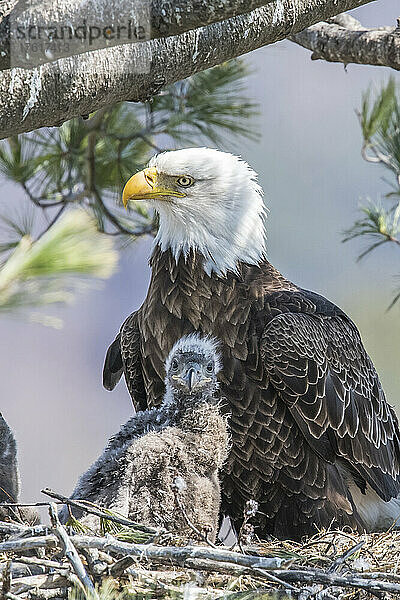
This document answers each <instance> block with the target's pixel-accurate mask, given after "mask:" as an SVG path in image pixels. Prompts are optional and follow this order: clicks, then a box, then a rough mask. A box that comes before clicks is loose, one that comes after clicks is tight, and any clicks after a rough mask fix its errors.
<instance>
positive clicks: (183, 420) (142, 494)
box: [60, 334, 229, 539]
mask: <svg viewBox="0 0 400 600" xmlns="http://www.w3.org/2000/svg"><path fill="white" fill-rule="evenodd" d="M165 370H166V379H165V383H166V393H165V396H164V400H163V403H162V405H161V407H160V408H159V409H151V410H146V411H143V412H140V413H138V414H137V415H135V416H133V417H132V418H131V419H129V421H128V422H127V423H126V424H125V425H123V426H122V427H121V429H120V431H119V432H118V433H117V434H116V435H115V436H113V437H112V438H111V439H110V441H109V443H108V445H107V447H106V448H105V450H104V452H103V454H102V455H101V456H100V457H99V458H98V460H97V461H96V462H95V463H94V464H93V465H92V466H91V467H90V468H89V470H88V471H87V472H86V473H84V474H83V475H82V477H81V478H80V480H79V482H78V484H77V486H76V488H75V490H74V492H73V494H72V496H71V498H73V499H81V500H82V499H83V500H88V501H90V502H93V503H95V504H97V505H100V506H102V507H104V508H107V509H109V510H112V511H115V512H118V513H119V514H121V515H124V516H126V517H129V518H130V519H132V520H134V521H139V522H141V523H143V524H146V525H152V526H161V527H164V528H166V529H168V530H169V531H175V532H179V533H180V534H183V535H186V534H188V535H190V536H191V537H193V531H192V530H191V529H190V527H189V526H188V523H187V520H188V519H189V520H190V522H191V523H192V524H194V525H195V526H196V528H197V529H199V530H203V529H204V528H207V530H208V531H209V532H210V533H209V539H215V538H216V534H217V528H218V519H219V509H220V484H219V475H218V473H219V470H220V468H221V467H222V465H223V463H224V461H225V459H226V457H227V452H228V444H229V436H228V430H227V424H226V418H225V417H224V416H222V414H221V412H220V406H221V404H220V402H219V401H218V399H217V398H216V396H215V392H216V390H217V387H218V383H217V373H218V371H219V370H220V360H219V355H218V352H217V349H216V343H215V341H213V340H211V339H210V338H205V337H200V336H199V335H197V334H195V335H189V336H185V337H183V338H181V339H180V340H179V341H178V342H177V343H176V344H175V345H174V347H173V348H172V350H171V352H170V354H169V356H168V358H167V361H166V365H165ZM74 515H75V516H76V517H78V518H79V517H81V515H82V512H79V510H76V509H75V508H74ZM60 517H61V519H62V520H63V521H64V522H65V521H66V520H67V519H68V513H67V511H66V509H65V508H64V509H62V511H61V513H60ZM96 521H97V518H96V517H92V516H91V515H88V516H86V517H84V518H83V519H82V522H83V523H84V524H86V525H89V526H90V527H91V528H96V527H97V522H96Z"/></svg>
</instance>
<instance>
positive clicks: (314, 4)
mask: <svg viewBox="0 0 400 600" xmlns="http://www.w3.org/2000/svg"><path fill="white" fill-rule="evenodd" d="M371 1H372V0H297V2H296V3H294V2H293V0H277V1H276V2H274V3H271V4H268V5H267V6H264V7H262V8H259V9H256V10H254V11H252V12H250V13H248V14H246V15H242V16H239V17H233V18H232V19H228V20H226V21H223V22H219V23H214V24H212V25H208V26H206V27H201V28H199V29H196V30H191V31H188V32H186V33H183V34H180V35H177V36H174V37H168V38H165V39H160V40H151V41H148V42H143V43H137V44H130V45H124V46H116V47H114V48H106V49H102V50H96V51H94V52H86V53H85V54H80V55H79V56H77V57H69V58H62V59H60V60H58V61H56V62H53V63H49V64H46V65H41V66H40V67H37V68H35V69H33V70H32V71H26V70H25V69H18V68H17V69H13V70H12V71H4V72H3V73H2V74H1V75H0V87H1V89H2V90H3V92H2V94H1V97H0V139H1V138H4V137H8V136H10V135H12V134H16V133H21V132H26V131H31V130H33V129H37V128H39V127H43V126H52V125H60V124H62V123H63V122H64V121H66V120H67V119H70V118H72V117H75V116H78V115H85V114H88V113H90V112H92V111H94V110H98V109H99V108H102V107H104V106H107V105H110V104H113V103H115V102H120V101H123V100H129V101H134V102H139V101H143V100H146V99H149V98H151V97H152V96H153V95H155V94H156V93H158V92H159V91H160V89H162V88H163V87H164V86H165V85H168V84H170V83H173V82H175V81H179V80H181V79H184V78H186V77H188V76H189V75H191V74H193V73H196V72H198V71H202V70H204V69H207V68H209V67H213V66H214V65H217V64H220V63H222V62H224V61H226V60H229V59H231V58H235V57H237V56H240V55H242V54H245V53H247V52H250V51H251V50H255V49H256V48H260V47H261V46H265V45H267V44H272V43H274V42H276V41H278V40H282V39H284V38H286V37H288V36H289V35H290V34H292V33H298V32H299V31H301V30H303V29H304V28H306V27H309V26H310V25H312V24H314V23H317V22H319V21H321V20H326V19H328V18H329V17H332V16H334V15H335V14H337V13H338V12H343V11H346V10H349V9H351V8H356V7H358V6H361V5H363V4H367V3H369V2H371Z"/></svg>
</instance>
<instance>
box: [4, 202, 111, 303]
mask: <svg viewBox="0 0 400 600" xmlns="http://www.w3.org/2000/svg"><path fill="white" fill-rule="evenodd" d="M117 259H118V255H117V253H116V251H115V250H114V249H113V244H112V241H111V240H110V239H108V238H107V237H105V236H102V235H101V234H100V233H98V232H97V231H96V229H95V227H94V224H93V220H92V219H91V218H90V217H89V216H88V215H87V214H85V213H84V212H83V211H71V212H69V213H67V214H66V215H65V216H64V217H63V218H62V219H60V220H59V221H58V222H57V223H56V224H55V225H53V226H52V227H51V228H50V229H49V230H48V231H47V232H46V233H44V234H43V236H42V237H41V238H40V239H39V240H37V241H35V242H33V241H32V240H31V238H30V237H29V236H24V237H23V238H22V239H21V241H20V242H19V244H18V246H17V247H16V249H15V250H14V252H13V253H12V254H11V255H10V256H9V257H8V258H7V259H6V261H5V262H4V263H3V265H2V266H1V268H0V311H2V312H4V311H15V310H16V309H19V308H27V307H32V306H45V305H49V304H54V303H65V302H68V301H70V300H71V299H72V297H73V291H76V290H77V289H79V288H82V284H83V280H82V278H84V280H86V285H87V280H88V278H101V279H105V278H108V277H109V276H110V275H111V274H112V273H113V271H114V269H115V266H116V263H117Z"/></svg>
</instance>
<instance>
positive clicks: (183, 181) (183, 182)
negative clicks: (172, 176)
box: [176, 175, 194, 187]
mask: <svg viewBox="0 0 400 600" xmlns="http://www.w3.org/2000/svg"><path fill="white" fill-rule="evenodd" d="M176 182H177V184H178V185H180V186H181V187H190V186H191V185H193V184H194V179H193V177H190V175H182V177H178V179H177V180H176Z"/></svg>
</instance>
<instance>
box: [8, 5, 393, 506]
mask: <svg viewBox="0 0 400 600" xmlns="http://www.w3.org/2000/svg"><path fill="white" fill-rule="evenodd" d="M352 14H354V16H356V17H357V18H358V19H359V20H360V21H361V22H362V23H363V24H364V25H366V26H379V25H392V24H394V23H395V20H396V17H398V1H397V0H382V1H380V2H378V3H372V4H369V5H367V6H365V7H362V8H360V9H358V10H356V11H353V13H352ZM245 61H246V63H247V64H248V65H249V67H250V69H251V73H250V75H248V76H247V77H246V82H245V83H246V95H247V96H248V97H249V98H250V99H251V100H253V101H254V102H256V103H258V105H259V112H260V114H259V115H258V116H257V117H254V119H255V127H256V129H257V130H258V131H259V133H260V139H259V140H257V141H249V140H243V139H241V138H240V139H237V140H234V141H232V143H228V144H227V147H228V149H229V150H231V151H234V152H236V153H239V154H241V155H242V157H243V158H244V159H245V160H246V161H248V162H249V163H250V164H251V165H252V166H253V167H254V169H255V170H256V171H257V172H258V173H259V177H260V183H261V185H262V186H263V188H264V190H265V199H266V203H267V205H268V207H269V221H268V249H269V259H270V261H271V262H272V263H273V264H274V265H275V266H276V267H277V268H278V269H280V270H281V271H282V272H283V273H284V275H285V276H287V277H288V278H289V279H291V280H293V281H294V282H296V283H297V284H300V285H301V286H302V287H305V288H309V289H313V290H315V291H317V292H319V293H321V294H323V295H325V296H327V297H328V298H329V299H331V300H332V301H333V302H335V303H336V304H338V305H339V306H340V307H341V308H342V309H344V310H345V311H346V312H347V313H348V314H349V315H350V316H351V317H352V319H353V320H354V321H355V322H356V324H357V325H358V326H359V328H360V331H361V334H362V337H363V340H364V343H365V346H366V348H367V351H368V353H369V354H370V355H371V357H372V359H373V361H374V363H375V365H376V368H377V370H378V372H379V374H380V376H381V379H382V382H383V385H384V388H385V390H386V393H387V396H388V399H389V401H390V403H391V404H393V405H395V406H396V408H397V410H398V411H399V413H400V375H399V371H400V369H399V366H400V312H399V311H400V303H399V304H396V305H395V306H394V307H393V308H392V309H391V310H390V311H387V308H388V306H389V304H390V302H391V300H392V298H393V295H394V290H395V288H396V287H398V285H399V282H398V281H396V280H395V278H394V273H396V269H397V265H398V259H399V257H398V251H399V250H398V247H396V246H394V245H393V244H387V245H384V246H383V247H382V248H379V249H378V250H377V251H376V252H375V253H372V254H371V255H370V256H369V257H367V258H366V259H365V260H363V261H361V262H360V263H357V262H356V259H357V256H358V255H359V254H360V252H361V250H362V245H363V243H364V242H363V240H362V239H361V240H355V241H352V242H349V243H346V244H343V243H341V240H342V238H343V235H342V233H343V231H344V230H345V229H347V228H349V227H350V226H351V225H352V224H353V222H354V221H355V219H356V218H357V217H358V206H359V203H360V202H364V203H365V200H366V199H367V198H371V199H372V200H377V199H379V198H381V197H382V195H383V194H384V193H386V192H387V191H388V188H387V184H385V182H384V181H383V180H382V177H383V175H384V171H383V169H382V168H381V167H380V166H376V165H372V164H367V163H366V162H364V161H363V160H362V158H361V154H360V149H361V145H362V137H361V131H360V125H359V122H358V119H357V116H356V113H355V110H356V109H357V108H359V107H360V105H361V98H362V94H363V92H365V91H366V90H367V89H368V87H369V86H370V85H372V86H374V87H376V89H380V87H381V85H382V84H384V83H387V81H388V79H389V76H390V75H392V76H393V72H391V73H389V70H388V69H385V68H381V67H368V66H356V65H349V66H348V68H347V69H344V67H343V65H341V64H331V63H325V62H322V61H311V60H310V53H309V52H308V51H306V50H304V49H303V48H301V47H299V46H297V45H294V44H292V43H290V42H287V41H284V42H281V43H278V44H276V45H274V46H269V47H266V48H263V49H260V50H258V51H257V52H253V53H252V54H250V55H248V56H247V57H245ZM395 78H396V81H398V82H399V76H398V75H397V74H395ZM134 170H135V166H134V164H133V163H132V172H134ZM1 183H2V193H1V199H0V209H1V211H2V212H4V211H6V212H7V211H10V207H13V209H14V208H15V210H16V211H17V212H18V211H19V213H21V211H22V212H23V211H24V210H26V208H25V207H26V200H25V195H24V192H23V191H21V188H20V186H17V185H13V184H11V183H9V182H8V181H6V180H5V179H3V180H2V181H1ZM0 241H1V240H0ZM150 252H151V238H150V237H146V238H144V239H141V240H139V241H138V242H136V243H134V244H131V245H130V246H129V247H128V248H126V249H125V250H124V251H123V252H121V258H120V262H119V266H118V269H117V272H116V273H115V274H114V275H113V276H112V277H111V278H110V279H108V280H107V281H106V282H105V283H102V284H101V285H100V284H99V285H98V286H97V288H96V289H91V290H87V291H85V292H84V293H79V294H78V295H77V296H76V299H75V303H74V304H73V305H71V306H67V307H62V308H59V309H57V311H54V310H53V313H52V314H54V315H56V316H60V317H61V318H62V320H63V323H64V325H63V328H62V329H56V328H52V327H44V326H43V325H42V324H40V323H32V322H30V321H29V320H27V319H24V318H23V317H22V316H21V315H20V314H18V313H10V314H2V315H1V316H0V328H1V329H0V330H1V344H0V365H1V367H0V373H1V377H0V390H1V412H2V413H3V415H4V417H5V418H6V419H7V421H8V423H9V424H10V426H11V427H12V428H13V430H14V432H15V436H16V438H17V442H18V445H19V461H20V469H21V476H22V482H23V486H22V497H23V499H24V500H26V501H36V500H39V499H41V494H40V489H41V488H43V487H51V488H53V489H54V490H57V491H59V492H61V493H65V494H69V493H70V492H71V491H72V488H73V486H74V485H75V482H76V479H77V477H78V476H79V475H80V474H81V473H82V472H83V470H85V469H86V468H87V466H88V465H89V464H90V463H91V462H92V461H93V460H94V459H95V458H96V457H97V456H98V454H99V452H100V451H101V449H102V448H103V447H104V445H105V443H106V441H107V439H108V437H109V436H110V435H111V434H113V433H114V432H116V430H117V429H118V428H119V426H120V424H122V423H124V422H125V421H126V420H127V418H128V417H129V416H130V415H131V414H132V405H131V401H130V398H129V395H128V393H127V391H126V389H125V384H124V382H121V383H120V384H119V385H118V387H117V388H116V390H114V392H113V393H109V392H106V391H105V390H104V389H103V388H102V384H101V375H102V367H103V360H104V356H105V352H106V349H107V347H108V345H109V344H110V343H111V342H112V340H113V339H114V336H115V334H116V333H117V332H118V330H119V327H120V325H121V323H122V322H123V320H124V319H125V317H126V316H127V315H128V314H129V313H130V312H132V310H134V309H136V308H137V307H138V306H139V305H140V304H141V302H142V300H143V298H144V296H145V294H146V290H147V285H148V281H149V276H150V272H149V268H148V264H147V261H148V258H149V255H150Z"/></svg>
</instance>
